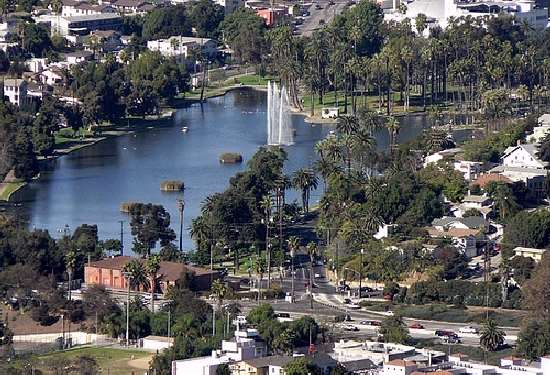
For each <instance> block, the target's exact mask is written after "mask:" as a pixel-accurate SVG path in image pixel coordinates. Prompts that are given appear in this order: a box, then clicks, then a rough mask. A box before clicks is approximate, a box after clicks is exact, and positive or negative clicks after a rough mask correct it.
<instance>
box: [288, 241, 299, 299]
mask: <svg viewBox="0 0 550 375" xmlns="http://www.w3.org/2000/svg"><path fill="white" fill-rule="evenodd" d="M300 242H302V240H301V239H300V237H297V236H290V237H289V238H288V248H289V250H290V277H291V280H292V285H291V288H292V290H291V297H292V302H294V256H295V255H296V251H298V249H300Z"/></svg>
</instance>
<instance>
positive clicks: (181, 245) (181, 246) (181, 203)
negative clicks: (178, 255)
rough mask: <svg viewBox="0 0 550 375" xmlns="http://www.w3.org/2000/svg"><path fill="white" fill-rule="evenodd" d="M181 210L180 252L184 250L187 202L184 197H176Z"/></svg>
mask: <svg viewBox="0 0 550 375" xmlns="http://www.w3.org/2000/svg"><path fill="white" fill-rule="evenodd" d="M176 202H177V204H178V209H179V212H180V252H182V251H183V214H184V212H185V202H184V200H183V197H182V198H178V199H176Z"/></svg>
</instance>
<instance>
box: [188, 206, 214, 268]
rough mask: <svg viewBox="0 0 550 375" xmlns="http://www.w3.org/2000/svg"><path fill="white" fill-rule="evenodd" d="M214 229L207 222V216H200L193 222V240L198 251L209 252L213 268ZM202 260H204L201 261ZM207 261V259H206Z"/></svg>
mask: <svg viewBox="0 0 550 375" xmlns="http://www.w3.org/2000/svg"><path fill="white" fill-rule="evenodd" d="M203 207H204V206H203ZM212 237H213V235H212V227H211V226H210V225H209V224H208V223H207V222H206V219H205V216H204V214H203V216H199V217H197V218H195V219H193V221H192V222H191V238H192V239H193V240H195V243H196V244H197V249H198V250H203V251H204V250H207V251H208V257H209V258H210V266H211V268H212V266H213V259H212V251H211V248H212V240H211V239H212ZM201 260H202V259H201ZM204 261H206V259H204Z"/></svg>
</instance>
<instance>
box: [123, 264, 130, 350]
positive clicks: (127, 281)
mask: <svg viewBox="0 0 550 375" xmlns="http://www.w3.org/2000/svg"><path fill="white" fill-rule="evenodd" d="M122 274H123V275H124V279H125V280H126V284H127V286H128V294H127V295H126V347H129V346H130V336H129V334H130V272H126V271H124V272H122Z"/></svg>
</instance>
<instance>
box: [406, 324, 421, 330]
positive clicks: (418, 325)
mask: <svg viewBox="0 0 550 375" xmlns="http://www.w3.org/2000/svg"><path fill="white" fill-rule="evenodd" d="M409 328H414V329H423V328H424V326H423V325H422V324H420V323H413V324H411V325H410V326H409Z"/></svg>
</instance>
